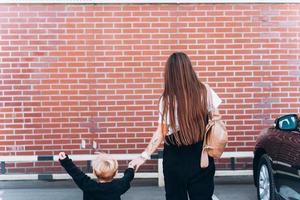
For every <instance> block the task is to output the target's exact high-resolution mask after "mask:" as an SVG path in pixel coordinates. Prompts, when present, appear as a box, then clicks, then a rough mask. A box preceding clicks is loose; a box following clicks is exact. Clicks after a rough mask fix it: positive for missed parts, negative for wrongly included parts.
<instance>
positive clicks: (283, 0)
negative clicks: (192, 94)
mask: <svg viewBox="0 0 300 200" xmlns="http://www.w3.org/2000/svg"><path fill="white" fill-rule="evenodd" d="M0 3H80V4H82V3H99V4H119V3H138V4H142V3H177V4H180V3H300V0H0Z"/></svg>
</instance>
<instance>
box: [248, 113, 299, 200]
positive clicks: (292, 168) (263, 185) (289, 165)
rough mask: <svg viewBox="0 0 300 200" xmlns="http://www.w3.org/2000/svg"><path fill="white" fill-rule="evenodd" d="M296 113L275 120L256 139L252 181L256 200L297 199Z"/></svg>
mask: <svg viewBox="0 0 300 200" xmlns="http://www.w3.org/2000/svg"><path fill="white" fill-rule="evenodd" d="M299 125H300V124H299V117H298V115H297V114H288V115H284V116H281V117H279V118H277V119H276V120H275V123H274V127H271V128H267V129H264V130H262V131H261V134H260V135H259V137H258V138H257V141H256V145H255V149H254V159H253V178H254V184H255V186H256V188H257V199H259V200H300V127H299Z"/></svg>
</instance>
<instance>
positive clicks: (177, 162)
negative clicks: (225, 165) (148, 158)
mask: <svg viewBox="0 0 300 200" xmlns="http://www.w3.org/2000/svg"><path fill="white" fill-rule="evenodd" d="M201 149H202V142H198V143H196V144H193V145H189V146H180V147H178V146H176V145H172V144H165V145H164V154H163V172H164V179H165V190H166V200H187V199H188V197H187V195H188V196H189V198H190V200H212V195H213V192H214V175H215V164H214V160H213V158H211V157H210V158H209V166H208V167H207V168H205V169H201V168H200V156H201Z"/></svg>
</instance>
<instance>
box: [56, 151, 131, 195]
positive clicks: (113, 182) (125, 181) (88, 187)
mask: <svg viewBox="0 0 300 200" xmlns="http://www.w3.org/2000/svg"><path fill="white" fill-rule="evenodd" d="M59 161H60V164H61V165H62V166H63V167H64V168H65V170H66V171H67V172H68V174H69V175H70V176H71V177H72V178H73V180H74V182H75V183H76V184H77V186H78V187H79V188H80V189H81V190H82V191H83V200H120V199H121V197H120V196H121V195H122V194H124V193H125V192H126V191H127V190H128V189H129V188H130V182H131V181H132V179H133V177H134V169H133V167H132V166H130V165H129V166H128V169H126V170H125V172H124V176H123V177H122V178H120V179H113V178H114V177H115V175H116V174H117V171H118V162H117V161H116V160H114V159H113V158H112V157H111V156H110V155H108V154H104V153H100V154H99V155H98V156H97V158H96V159H95V160H93V161H92V167H93V174H94V175H95V176H96V177H97V179H98V181H94V180H92V179H91V178H90V177H89V176H87V175H85V173H83V172H82V171H81V170H80V169H79V168H78V167H77V166H76V165H75V164H74V163H73V162H72V160H71V159H69V157H68V155H66V154H65V153H64V152H60V153H59Z"/></svg>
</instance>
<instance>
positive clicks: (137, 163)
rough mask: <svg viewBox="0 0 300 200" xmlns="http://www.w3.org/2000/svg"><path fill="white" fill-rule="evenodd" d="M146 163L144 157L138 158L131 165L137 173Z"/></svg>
mask: <svg viewBox="0 0 300 200" xmlns="http://www.w3.org/2000/svg"><path fill="white" fill-rule="evenodd" d="M145 162H146V159H145V158H143V157H142V156H139V157H136V158H135V159H133V160H132V161H130V163H129V165H130V166H133V167H134V168H135V171H137V170H138V169H139V168H140V166H141V165H143V164H144V163H145Z"/></svg>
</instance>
